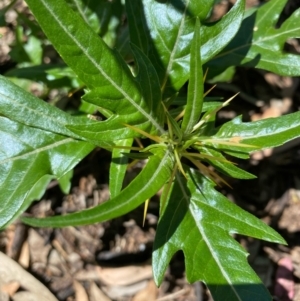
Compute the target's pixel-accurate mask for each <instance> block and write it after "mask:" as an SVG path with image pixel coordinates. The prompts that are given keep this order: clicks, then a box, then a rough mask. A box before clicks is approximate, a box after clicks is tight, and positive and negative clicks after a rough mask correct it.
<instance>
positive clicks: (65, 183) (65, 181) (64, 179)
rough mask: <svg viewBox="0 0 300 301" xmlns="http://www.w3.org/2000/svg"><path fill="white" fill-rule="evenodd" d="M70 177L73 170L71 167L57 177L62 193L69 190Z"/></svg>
mask: <svg viewBox="0 0 300 301" xmlns="http://www.w3.org/2000/svg"><path fill="white" fill-rule="evenodd" d="M72 177H73V170H72V169H71V170H69V171H68V172H66V173H65V174H64V175H62V176H61V177H60V178H59V179H58V183H59V187H60V189H61V191H62V192H63V193H64V194H67V193H69V192H70V189H71V184H72V183H71V180H72Z"/></svg>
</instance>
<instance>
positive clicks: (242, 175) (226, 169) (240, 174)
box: [197, 147, 256, 180]
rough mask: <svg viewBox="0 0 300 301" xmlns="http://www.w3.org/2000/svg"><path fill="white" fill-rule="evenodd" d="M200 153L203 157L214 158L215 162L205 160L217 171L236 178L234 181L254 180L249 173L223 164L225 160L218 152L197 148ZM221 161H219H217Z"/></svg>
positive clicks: (228, 164)
mask: <svg viewBox="0 0 300 301" xmlns="http://www.w3.org/2000/svg"><path fill="white" fill-rule="evenodd" d="M197 149H198V150H199V151H200V154H205V155H209V156H213V157H215V158H216V160H213V159H206V160H207V161H208V162H209V163H210V164H211V165H212V166H214V167H215V168H216V169H217V170H218V171H220V172H221V173H223V174H225V175H227V176H230V177H233V178H236V179H244V180H247V179H255V178H256V176H254V175H252V174H251V173H249V172H247V171H245V170H242V169H240V168H238V167H237V166H235V165H234V164H232V163H229V162H224V161H221V160H225V159H226V158H225V157H224V156H223V155H222V154H221V153H220V152H218V151H216V150H214V149H211V148H207V147H201V148H197ZM218 159H221V160H218Z"/></svg>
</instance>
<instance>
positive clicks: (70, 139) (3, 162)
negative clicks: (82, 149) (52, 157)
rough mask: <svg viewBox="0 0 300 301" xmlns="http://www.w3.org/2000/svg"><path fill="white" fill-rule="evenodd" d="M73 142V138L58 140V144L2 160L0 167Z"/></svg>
mask: <svg viewBox="0 0 300 301" xmlns="http://www.w3.org/2000/svg"><path fill="white" fill-rule="evenodd" d="M73 141H76V140H74V139H73V138H66V139H63V140H60V141H58V142H55V143H52V144H49V145H46V146H43V147H40V148H36V149H34V150H33V151H31V152H28V153H24V154H22V155H18V156H15V157H10V158H7V159H4V160H2V161H0V165H1V164H5V163H7V162H13V161H16V160H20V159H24V158H26V157H28V156H32V155H36V154H40V153H42V152H44V151H47V150H49V149H53V148H55V147H58V146H60V145H63V144H67V143H69V142H73Z"/></svg>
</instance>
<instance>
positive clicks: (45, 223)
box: [23, 151, 173, 227]
mask: <svg viewBox="0 0 300 301" xmlns="http://www.w3.org/2000/svg"><path fill="white" fill-rule="evenodd" d="M172 165H173V162H172V159H171V158H170V156H169V152H168V151H167V152H165V153H162V152H158V153H157V154H156V155H153V156H151V157H150V159H149V162H148V163H147V165H146V166H145V167H144V169H143V170H142V171H141V172H140V174H139V175H138V176H137V177H136V178H135V179H134V180H133V181H132V182H131V183H130V184H129V185H128V186H127V187H126V188H125V189H124V190H122V192H121V193H120V194H118V195H117V196H116V197H115V198H113V199H111V200H109V201H107V202H105V203H103V204H100V205H98V206H96V207H94V208H91V209H87V210H83V211H80V212H76V213H72V214H68V215H65V216H55V217H49V218H44V219H33V218H23V220H24V221H25V222H26V223H27V224H29V225H33V226H37V227H64V226H71V225H73V226H79V225H88V224H92V223H98V222H103V221H106V220H109V219H113V218H115V217H118V216H120V215H123V214H126V213H128V212H129V211H131V210H133V209H134V208H136V207H137V206H139V205H140V204H142V203H143V202H145V201H146V200H147V199H149V198H150V197H152V196H153V195H154V194H155V193H156V192H157V191H158V190H159V189H160V188H161V187H162V186H163V185H164V184H165V182H166V181H167V180H168V178H169V177H170V175H171V169H172Z"/></svg>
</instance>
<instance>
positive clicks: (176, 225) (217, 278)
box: [153, 170, 285, 301]
mask: <svg viewBox="0 0 300 301" xmlns="http://www.w3.org/2000/svg"><path fill="white" fill-rule="evenodd" d="M187 176H188V182H187V184H186V180H185V179H184V178H183V177H182V176H179V175H177V176H176V180H175V182H174V184H173V187H172V191H171V193H170V196H169V199H168V202H167V205H166V206H165V210H163V212H162V214H161V217H160V220H159V224H158V228H157V234H156V237H155V242H154V252H153V275H154V279H155V282H156V283H157V284H160V283H161V282H162V280H163V276H164V273H165V271H166V269H167V265H168V263H169V262H170V260H171V258H172V256H173V255H174V254H175V253H176V252H177V251H178V250H182V251H183V253H184V257H185V265H186V276H187V279H188V281H189V282H195V281H199V280H200V281H203V282H204V283H205V284H206V285H207V286H208V288H209V289H210V291H211V294H212V296H213V298H214V300H225V299H226V300H230V301H240V300H243V301H253V300H272V299H271V296H270V295H269V293H268V291H267V289H266V288H265V287H264V286H263V284H262V283H261V280H260V279H259V277H258V276H257V275H256V274H255V272H254V271H253V270H252V269H251V268H250V266H249V264H248V262H247V259H246V257H247V252H246V251H245V250H244V249H243V248H242V247H241V246H240V245H239V244H238V243H237V242H236V241H235V240H234V239H233V238H232V236H231V234H233V233H239V234H242V235H247V236H252V237H255V238H258V239H264V240H267V241H272V242H277V243H285V241H284V240H283V238H282V237H281V236H280V235H279V234H277V233H276V232H275V231H274V230H273V229H271V228H270V227H268V226H267V225H266V224H264V223H263V222H262V221H260V220H259V219H257V218H256V217H254V216H253V215H251V214H249V213H247V212H246V211H244V210H242V209H241V208H239V207H238V206H236V205H235V204H233V203H231V202H230V201H229V200H228V199H226V198H225V197H224V196H223V195H222V194H220V193H219V192H217V191H216V190H215V189H214V188H213V184H212V182H211V181H210V180H208V179H206V178H205V177H204V176H203V175H201V174H200V173H198V172H196V171H193V170H189V172H188V173H187ZM170 217H171V218H170ZM251 284H252V285H253V286H251ZM250 287H251V289H250ZM224 296H226V298H225V299H224Z"/></svg>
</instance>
